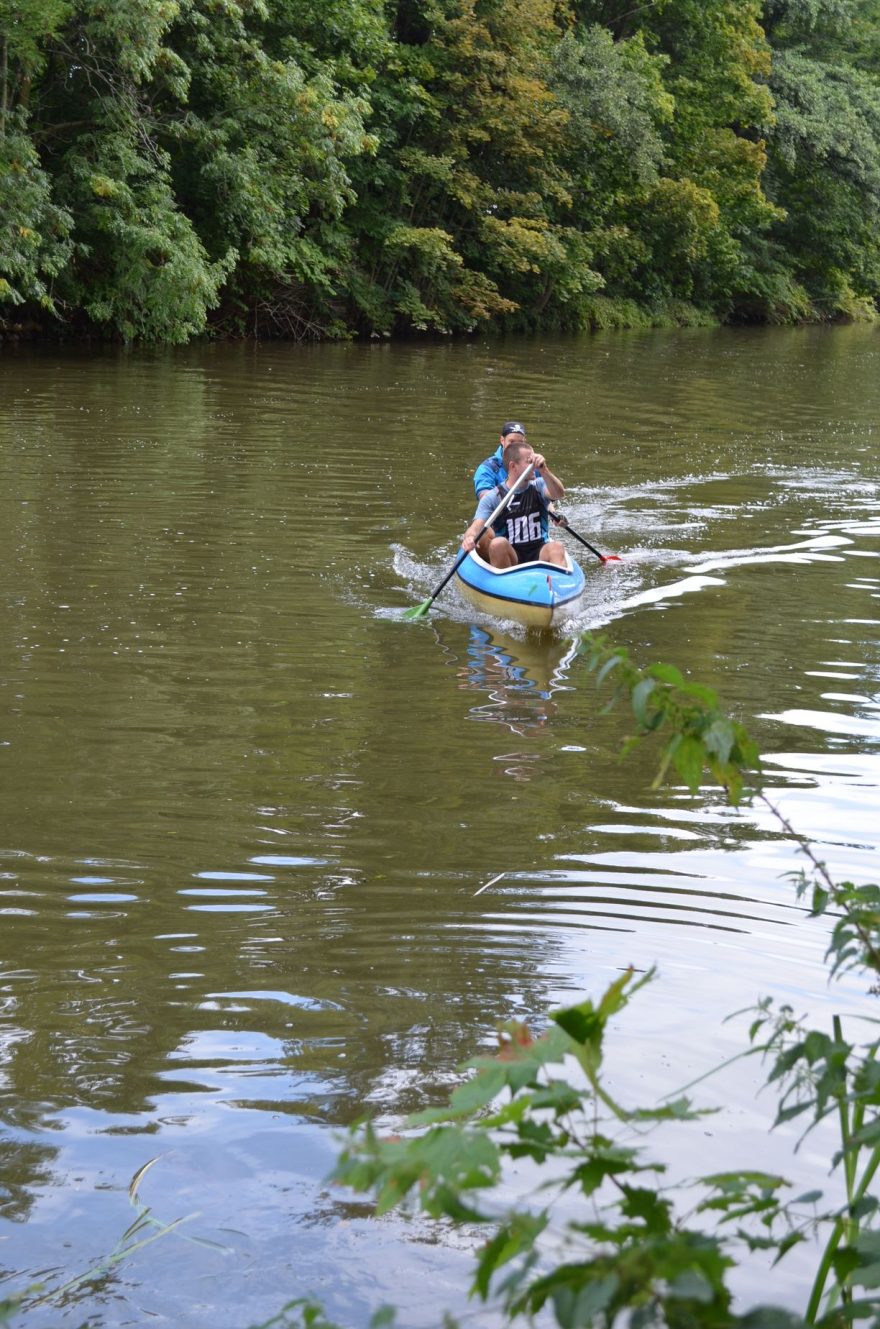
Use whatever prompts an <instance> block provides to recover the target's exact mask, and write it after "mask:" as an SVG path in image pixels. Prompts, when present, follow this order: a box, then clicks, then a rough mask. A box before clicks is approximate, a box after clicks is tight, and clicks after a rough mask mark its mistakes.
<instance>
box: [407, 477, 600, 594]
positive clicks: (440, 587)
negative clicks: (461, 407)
mask: <svg viewBox="0 0 880 1329" xmlns="http://www.w3.org/2000/svg"><path fill="white" fill-rule="evenodd" d="M534 469H535V464H534V462H532V463H531V464H530V465H529V466H527V467H526V469H525V470H524V471H523V473H522V475H521V476H520V477H519V479H518V480H517V482H516V484H515V485H514V486H513V488H512V489H508V491H507V493H506V494H505V495H504V497H503V498H502V500H501V502H500V503H499V504H498V507H497V508H496V509H495V511H494V512H493V513H492V514H491V515H490V516H488V517H487V518H486V520H485V521H484V522H483V524H482V526H481V527H480V529H479V530H478V531H477V534H476V535H475V537H474V544H476V543H477V541H478V540H480V539H481V538H482V535H483V532H484V531H485V529H486V527H487V526H492V525H493V524H494V522H495V519H496V517H500V516H501V514H502V512H503V511H504V509H505V508H506V507H507V505H508V503H509V502H510V500H511V499H512V498H513V496H514V494H515V493H516V491H517V489H518V488H519V487H520V486H521V485H522V483H523V481H524V480H528V478H529V476H530V475H531V473H532V471H533V470H534ZM469 552H470V551H469V550H467V549H462V551H461V553H460V554H459V556H458V558H457V559H456V560H455V562H454V563H453V565H452V567H451V568H450V569H449V571H448V572H447V574H446V576H445V577H444V578H443V580H442V581H441V582H440V584H439V585H438V586H435V588H434V590H433V591H432V592H431V594H430V595H429V596H428V598H427V600H423V601H422V603H421V604H420V605H416V606H415V608H413V609H407V611H406V613H405V614H404V615H403V617H404V618H408V619H416V618H424V617H425V615H426V614H427V613H428V610H429V609H430V608H431V605H432V604H433V603H434V601H435V600H436V599H437V596H438V595H439V594H440V592H441V591H442V590H443V587H444V586H445V585H446V583H447V582H448V581H449V580H450V578H451V577H453V576H454V575H455V573H456V572H457V571H458V569H459V568H460V567H461V565H462V563H463V562H464V561H465V559H466V558H467V556H468V553H469ZM600 557H601V555H600Z"/></svg>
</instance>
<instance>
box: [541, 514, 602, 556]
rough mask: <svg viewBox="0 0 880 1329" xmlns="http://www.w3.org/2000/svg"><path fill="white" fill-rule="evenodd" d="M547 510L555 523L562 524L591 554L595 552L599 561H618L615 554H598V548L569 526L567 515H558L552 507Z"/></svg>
mask: <svg viewBox="0 0 880 1329" xmlns="http://www.w3.org/2000/svg"><path fill="white" fill-rule="evenodd" d="M549 511H550V516H551V517H552V518H553V520H554V521H555V522H556V525H557V526H563V527H564V528H565V530H567V531H568V533H569V535H573V536H574V538H575V539H576V540H579V541H580V543H581V544H582V545H583V546H584V548H585V549H589V551H590V553H591V554H595V555H596V557H597V558H598V559H599V562H600V563H610V562H613V563H618V562H619V561H620V560H619V558H618V556H617V554H600V553H599V551H598V549H594V548H593V546H592V545H591V544H590V542H589V540H585V539H584V537H583V536H582V535H578V533H577V531H575V530H573V529H572V527H571V526H569V524H568V518H567V517H560V515H559V513H558V512H554V511H553V509H552V508H551V509H549Z"/></svg>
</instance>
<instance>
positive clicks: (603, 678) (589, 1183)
mask: <svg viewBox="0 0 880 1329" xmlns="http://www.w3.org/2000/svg"><path fill="white" fill-rule="evenodd" d="M583 653H584V655H585V657H586V660H587V664H588V667H589V668H590V669H592V670H593V671H595V672H596V675H597V679H598V682H599V683H600V684H604V683H606V682H607V683H609V684H613V687H614V696H613V698H612V703H611V704H612V705H613V704H614V702H615V701H616V700H619V699H621V698H623V697H626V698H628V699H629V702H630V704H631V709H632V714H633V717H634V719H635V722H636V726H637V730H636V734H635V736H634V737H633V738H632V739H630V740H627V746H628V747H630V746H631V745H632V743H633V742H637V741H641V740H642V739H644V738H647V737H649V736H651V735H655V734H659V735H660V738H661V741H663V744H664V746H663V748H662V751H661V774H660V776H659V777H658V778H662V776H663V774H664V773H667V772H668V771H670V770H671V769H675V770H676V771H677V773H678V774H679V776H680V777H681V779H682V780H683V781H684V783H685V784H686V785H687V786H688V788H690V789H691V790H695V789H696V788H697V787H698V785H699V783H700V780H701V778H702V772H703V770H704V769H706V768H708V769H709V771H710V772H711V773H712V775H713V778H714V779H715V780H717V781H718V782H720V783H721V784H722V786H723V787H724V789H725V792H726V793H727V796H728V798H729V799H730V800H731V801H732V802H734V803H736V802H738V801H739V799H740V798H741V797H742V794H743V791H744V786H745V779H746V777H750V778H752V779H753V780H754V779H756V778H757V779H758V780H759V778H760V771H759V761H758V754H757V751H756V749H755V746H754V744H753V743H752V741H751V740H750V739H749V737H748V735H747V734H746V733H745V731H744V730H743V729H742V727H741V726H740V725H739V724H737V723H736V722H735V721H733V720H730V719H728V718H726V717H725V716H723V714H722V713H721V712H720V710H719V708H718V702H717V698H716V697H715V694H714V693H713V692H712V691H711V690H710V689H708V688H704V687H702V686H700V685H698V684H695V683H691V682H688V681H687V680H686V679H685V678H684V676H683V675H682V674H681V673H680V671H679V670H677V669H675V668H673V667H672V666H669V665H653V666H651V667H650V668H648V669H644V670H642V669H638V668H636V667H635V666H634V665H633V664H632V663H631V662H630V661H629V658H628V656H627V655H626V652H624V651H621V650H612V649H611V648H609V647H608V646H607V644H606V643H604V642H603V641H601V640H596V639H592V638H588V639H586V640H585V642H584V648H583ZM756 796H757V797H759V798H761V799H763V800H764V802H765V803H766V805H767V806H768V808H769V809H770V810H771V812H772V813H773V814H774V815H775V817H776V818H777V820H778V822H779V823H780V825H781V827H782V829H783V830H784V831H785V833H786V834H787V835H790V836H793V837H794V838H795V839H796V841H797V842H798V843H799V845H800V847H801V849H802V851H803V852H804V853H805V854H806V856H807V858H808V860H809V863H810V872H809V873H805V874H802V875H801V876H800V877H799V879H798V880H799V893H800V894H801V895H802V896H803V895H808V896H809V898H810V901H811V906H812V912H813V913H814V914H816V915H819V914H824V913H825V912H826V911H829V910H830V911H831V913H832V916H833V917H834V918H835V922H834V926H833V930H832V932H831V936H830V942H829V951H828V959H829V964H830V969H831V973H832V975H837V974H840V973H841V972H843V971H845V970H855V971H856V972H858V973H862V974H866V975H869V976H872V977H873V978H874V980H876V979H877V977H878V975H880V888H878V887H876V886H864V887H857V886H854V885H853V884H851V883H848V882H844V883H835V882H834V881H833V879H832V878H831V877H830V875H829V874H828V871H827V869H826V867H825V865H824V864H823V863H822V862H821V861H820V860H818V858H817V857H816V855H815V852H814V850H813V848H812V846H811V844H810V843H809V841H808V840H807V839H806V838H805V837H802V836H800V835H798V833H797V832H796V831H795V830H794V828H793V827H791V825H790V823H789V822H788V821H787V820H786V818H785V817H784V816H782V815H781V814H780V813H779V812H778V811H777V810H776V809H775V808H774V807H773V805H772V804H771V803H770V802H769V800H768V799H767V797H766V795H765V794H764V793H763V792H761V791H760V790H758V792H757V795H756ZM653 977H654V975H653V972H651V973H649V974H646V975H643V976H642V977H640V978H636V976H635V975H634V974H633V972H632V971H627V972H626V973H624V974H623V975H622V976H621V977H620V978H618V979H617V980H616V981H615V982H614V983H612V984H611V985H610V986H609V987H608V989H607V990H606V991H605V992H604V993H603V994H602V996H601V997H600V998H599V1000H598V1001H597V1002H593V1001H590V1000H586V1001H583V1002H581V1003H579V1004H578V1005H575V1006H572V1007H570V1008H568V1009H565V1010H561V1011H555V1012H553V1013H551V1016H550V1022H549V1025H548V1027H547V1029H546V1030H545V1032H544V1033H542V1034H541V1035H540V1036H539V1037H537V1038H535V1037H534V1036H533V1035H532V1033H531V1032H530V1030H529V1029H528V1027H527V1026H526V1025H524V1024H516V1023H514V1024H508V1025H505V1026H503V1027H502V1028H501V1029H500V1031H499V1049H498V1052H497V1054H496V1055H494V1056H482V1057H478V1058H476V1059H474V1060H473V1061H471V1062H469V1063H467V1065H466V1066H465V1067H463V1068H462V1069H463V1070H464V1071H466V1072H467V1073H468V1078H466V1079H465V1080H464V1081H463V1082H462V1084H461V1085H460V1086H459V1087H458V1088H457V1089H456V1090H455V1091H454V1092H453V1094H452V1096H451V1099H450V1101H449V1104H448V1106H447V1107H446V1108H443V1109H433V1110H430V1111H427V1112H423V1113H420V1114H418V1115H417V1116H415V1117H412V1118H410V1120H409V1122H408V1123H407V1126H406V1133H405V1134H404V1135H398V1136H393V1137H382V1136H380V1135H379V1134H378V1133H377V1132H376V1131H375V1129H374V1128H373V1127H372V1126H371V1125H369V1124H368V1123H367V1124H365V1125H364V1124H362V1125H360V1126H356V1127H355V1128H353V1130H352V1132H351V1134H350V1137H349V1140H348V1143H347V1144H346V1146H345V1147H344V1149H343V1152H342V1154H341V1156H340V1159H339V1162H338V1164H337V1167H336V1170H335V1172H334V1174H333V1175H334V1179H335V1180H337V1181H340V1182H342V1183H344V1184H346V1185H348V1186H351V1187H353V1188H354V1189H355V1190H358V1191H369V1192H372V1193H373V1194H375V1195H376V1197H377V1208H378V1211H379V1212H384V1211H386V1210H387V1209H389V1208H390V1207H392V1206H395V1205H400V1204H405V1203H409V1204H413V1203H415V1204H417V1205H418V1206H419V1207H420V1208H421V1209H422V1210H423V1211H424V1212H425V1213H427V1214H428V1215H431V1216H433V1217H441V1216H442V1217H445V1218H447V1219H450V1220H452V1221H454V1222H466V1223H468V1224H475V1225H482V1226H485V1227H486V1229H487V1230H488V1233H489V1235H488V1237H487V1240H486V1242H485V1243H484V1245H483V1246H482V1248H481V1249H480V1251H479V1253H478V1256H477V1264H476V1270H475V1275H474V1280H473V1286H472V1293H473V1295H475V1296H477V1297H479V1298H480V1299H481V1300H483V1301H488V1300H490V1299H491V1300H493V1301H496V1302H497V1303H498V1304H499V1305H500V1307H501V1309H502V1310H503V1313H504V1315H505V1317H506V1319H507V1320H509V1321H513V1320H515V1319H517V1318H518V1317H519V1316H526V1317H532V1316H534V1315H536V1314H538V1313H540V1312H542V1311H543V1312H545V1313H549V1315H550V1316H551V1318H552V1320H553V1322H554V1323H556V1324H557V1325H559V1326H561V1327H562V1329H576V1327H577V1326H597V1327H598V1329H612V1326H616V1325H633V1326H640V1327H643V1329H647V1327H648V1326H669V1327H670V1329H722V1327H723V1329H728V1327H729V1329H733V1326H742V1327H743V1329H745V1327H746V1326H749V1327H751V1329H758V1327H759V1326H766V1329H793V1327H794V1326H796V1325H802V1324H804V1323H806V1324H810V1325H822V1326H827V1327H828V1329H831V1327H832V1326H834V1329H836V1327H837V1326H842V1325H844V1324H847V1323H851V1322H857V1321H865V1322H867V1323H869V1324H870V1325H873V1326H875V1329H876V1326H877V1325H878V1324H880V1303H878V1301H877V1298H876V1288H877V1287H878V1286H880V1222H878V1219H880V1197H878V1195H877V1193H876V1188H875V1187H874V1182H875V1178H876V1175H877V1171H878V1168H880V1058H878V1052H880V1037H878V1036H876V1035H875V1034H874V1033H873V1031H872V1032H871V1033H870V1034H869V1037H868V1038H867V1039H866V1040H864V1041H863V1042H861V1043H858V1042H856V1041H854V1040H851V1039H848V1038H845V1037H844V1034H843V1028H842V1020H841V1019H840V1017H838V1016H835V1017H834V1019H833V1021H832V1029H831V1031H830V1032H828V1031H827V1030H823V1029H814V1028H810V1027H809V1026H808V1025H807V1023H806V1022H805V1021H804V1020H803V1019H799V1018H797V1017H796V1016H795V1014H794V1012H793V1011H792V1009H791V1008H790V1007H788V1006H782V1007H781V1008H779V1009H776V1008H775V1007H774V1005H773V1003H772V1002H770V1001H769V1000H763V1001H761V1002H760V1003H759V1004H758V1006H757V1008H756V1010H755V1011H754V1012H753V1019H752V1024H751V1030H750V1039H751V1044H752V1051H753V1052H754V1053H756V1054H759V1055H761V1056H762V1057H763V1058H764V1059H765V1061H766V1062H767V1064H768V1067H769V1070H768V1085H770V1086H772V1087H773V1088H774V1089H775V1090H776V1092H777V1095H778V1108H777V1114H776V1122H775V1124H776V1125H779V1124H782V1123H786V1122H790V1121H793V1120H796V1119H800V1120H802V1121H804V1122H806V1129H807V1130H810V1129H812V1128H813V1127H814V1126H815V1125H816V1124H817V1123H819V1122H821V1121H824V1120H826V1119H834V1120H835V1121H836V1122H837V1126H838V1135H839V1148H838V1150H837V1153H836V1155H835V1156H834V1158H833V1159H832V1160H831V1164H832V1166H834V1167H839V1168H840V1170H841V1172H842V1174H843V1178H844V1185H845V1199H844V1202H843V1203H842V1204H841V1205H838V1206H834V1205H833V1204H832V1205H831V1206H830V1207H826V1208H820V1207H819V1204H820V1202H821V1201H822V1199H823V1197H822V1193H821V1192H820V1191H811V1192H808V1193H805V1194H801V1195H798V1196H795V1197H793V1198H791V1197H790V1196H789V1185H788V1183H787V1182H786V1181H785V1179H784V1178H782V1177H780V1176H775V1175H770V1174H767V1173H764V1172H762V1171H757V1170H755V1169H752V1168H746V1169H742V1170H731V1171H728V1172H724V1173H714V1174H709V1175H706V1176H703V1177H698V1178H694V1179H690V1180H684V1181H679V1182H678V1183H677V1184H672V1183H670V1182H668V1181H667V1180H666V1178H665V1169H664V1167H663V1165H662V1164H660V1163H658V1162H657V1161H655V1160H652V1159H651V1158H650V1156H649V1155H648V1153H647V1150H646V1147H645V1138H646V1135H647V1134H648V1133H649V1132H650V1130H651V1129H653V1128H655V1127H656V1126H658V1125H659V1124H661V1123H671V1124H672V1123H675V1124H678V1125H681V1126H682V1128H684V1129H688V1128H689V1127H690V1126H692V1124H693V1123H694V1121H695V1120H697V1119H698V1118H699V1116H700V1112H699V1110H698V1109H697V1108H695V1107H694V1106H693V1104H692V1103H691V1102H690V1101H689V1100H688V1099H687V1098H685V1097H679V1098H677V1099H675V1100H671V1101H670V1100H667V1101H665V1102H663V1103H661V1104H660V1106H659V1107H652V1108H633V1107H629V1106H626V1105H623V1104H621V1103H620V1102H618V1101H617V1099H616V1097H615V1096H613V1095H612V1094H611V1093H610V1092H609V1090H608V1088H607V1086H606V1084H605V1081H604V1073H603V1057H604V1046H605V1043H606V1041H607V1039H608V1037H609V1034H610V1026H611V1024H612V1022H613V1020H614V1018H615V1016H617V1015H618V1014H619V1013H620V1012H621V1011H622V1010H624V1009H625V1007H626V1006H627V1005H628V1003H629V1002H630V1001H631V1000H632V999H633V998H634V997H635V996H636V994H637V993H638V991H639V990H640V989H641V988H642V987H643V986H644V985H645V984H646V983H649V982H651V981H652V980H653ZM876 1023H877V1022H876V1021H871V1022H869V1029H870V1027H871V1026H876ZM744 1055H747V1054H744ZM696 1152H697V1153H698V1150H697V1151H696ZM522 1159H528V1160H530V1161H531V1162H532V1164H533V1165H534V1175H535V1176H536V1178H537V1184H536V1187H535V1188H534V1189H533V1190H532V1191H531V1192H530V1193H529V1194H528V1195H523V1194H522V1193H521V1192H522V1182H521V1181H520V1182H519V1183H518V1189H519V1191H520V1195H519V1198H518V1199H517V1200H516V1201H515V1202H514V1203H512V1204H511V1203H510V1202H509V1201H507V1202H505V1201H504V1200H503V1199H502V1196H503V1195H504V1194H505V1193H506V1192H507V1191H509V1186H507V1187H505V1183H506V1181H507V1176H508V1172H507V1169H508V1168H509V1166H510V1165H512V1164H514V1163H516V1162H517V1161H519V1160H522ZM872 1187H873V1189H872ZM816 1239H818V1242H819V1247H818V1249H819V1256H818V1261H817V1268H816V1275H815V1280H814V1284H813V1287H812V1289H811V1290H810V1292H809V1297H808V1302H807V1306H806V1308H805V1312H804V1316H803V1318H801V1317H799V1316H795V1315H793V1314H791V1313H789V1312H787V1311H784V1310H780V1309H775V1308H772V1307H763V1306H761V1307H757V1308H755V1309H754V1310H751V1311H748V1312H746V1313H744V1314H743V1313H741V1312H740V1311H739V1310H738V1309H737V1307H736V1305H735V1303H734V1299H733V1296H732V1293H731V1290H730V1287H729V1285H728V1275H729V1272H730V1270H731V1269H732V1268H733V1267H734V1266H735V1264H736V1263H737V1261H738V1260H739V1259H740V1258H742V1257H743V1256H744V1254H745V1253H747V1252H760V1253H762V1254H763V1255H764V1256H766V1255H767V1254H770V1255H772V1256H773V1258H774V1262H778V1261H779V1260H782V1259H783V1258H784V1257H785V1256H786V1255H787V1254H788V1252H789V1251H791V1250H792V1249H793V1248H794V1247H795V1246H798V1245H800V1244H802V1243H804V1242H805V1241H809V1240H816Z"/></svg>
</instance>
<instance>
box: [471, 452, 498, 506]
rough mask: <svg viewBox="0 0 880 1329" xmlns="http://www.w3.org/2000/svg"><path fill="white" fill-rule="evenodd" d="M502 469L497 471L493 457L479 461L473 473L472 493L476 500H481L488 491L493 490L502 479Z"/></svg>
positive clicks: (495, 460)
mask: <svg viewBox="0 0 880 1329" xmlns="http://www.w3.org/2000/svg"><path fill="white" fill-rule="evenodd" d="M503 474H504V472H503V468H502V469H501V470H500V471H499V465H498V461H497V459H496V458H495V457H487V458H486V460H485V461H481V462H480V464H479V466H478V467H477V469H476V470H475V471H474V493H475V494H476V496H477V498H482V497H483V495H484V494H487V493H488V492H489V490H490V489H494V488H495V487H496V486H497V485H498V484H499V482H500V481H501V479H502V476H503Z"/></svg>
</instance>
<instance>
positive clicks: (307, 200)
mask: <svg viewBox="0 0 880 1329" xmlns="http://www.w3.org/2000/svg"><path fill="white" fill-rule="evenodd" d="M878 67H880V0H766V3H764V4H761V3H760V0H655V2H654V3H651V4H646V5H632V4H630V3H627V0H395V3H391V0H388V3H385V0H326V2H325V3H322V4H321V5H316V4H314V3H313V2H312V0H222V2H220V3H217V0H119V2H118V3H114V4H112V5H109V4H104V3H98V2H97V0H27V3H25V0H0V145H2V146H0V193H2V195H3V201H4V202H5V203H6V206H5V208H4V211H3V213H2V214H0V215H2V218H3V221H2V222H0V269H2V271H0V281H2V282H3V283H4V284H3V285H2V287H0V298H2V300H3V301H4V302H5V303H6V304H7V305H12V304H14V305H15V306H16V308H17V313H16V319H17V320H18V322H19V323H24V324H26V323H28V322H31V323H35V324H37V325H39V324H42V325H44V326H45V325H46V323H47V321H48V320H50V319H51V318H54V317H55V316H57V315H58V313H59V312H61V313H62V314H63V317H64V320H65V323H66V325H67V327H68V329H70V330H77V329H78V328H85V329H87V330H89V331H95V330H98V331H100V332H102V333H103V334H104V335H108V336H112V337H118V338H124V339H127V340H132V339H145V340H155V341H171V342H179V341H185V340H187V339H188V338H190V337H192V336H195V335H198V334H199V333H201V332H203V331H205V330H208V329H210V328H215V329H219V330H222V331H224V332H233V333H242V332H257V333H258V334H259V335H266V334H275V335H285V336H295V337H297V336H314V335H331V336H332V335H349V334H350V333H351V332H353V331H363V332H369V333H374V334H375V333H392V332H396V331H403V332H405V331H409V330H416V331H433V332H443V333H450V332H456V331H467V330H472V329H475V328H478V327H496V328H507V329H519V328H526V329H533V328H536V327H539V326H551V327H562V328H592V327H603V326H656V325H665V324H668V323H670V322H679V321H684V322H692V321H697V322H704V321H711V320H713V319H718V318H738V319H763V320H766V321H769V322H791V321H795V320H800V319H804V318H828V317H846V318H857V317H858V318H863V317H874V316H875V315H876V311H877V298H878V293H880V253H878V246H880V241H878V239H877V236H878V234H880V229H878V225H877V221H878V217H877V209H878V198H880V191H878V184H877V182H878V175H880V101H878V75H877V70H878ZM19 175H20V177H21V178H19ZM19 185H20V186H21V188H20V189H18V188H17V186H19ZM102 191H103V192H102ZM7 200H8V202H7Z"/></svg>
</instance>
